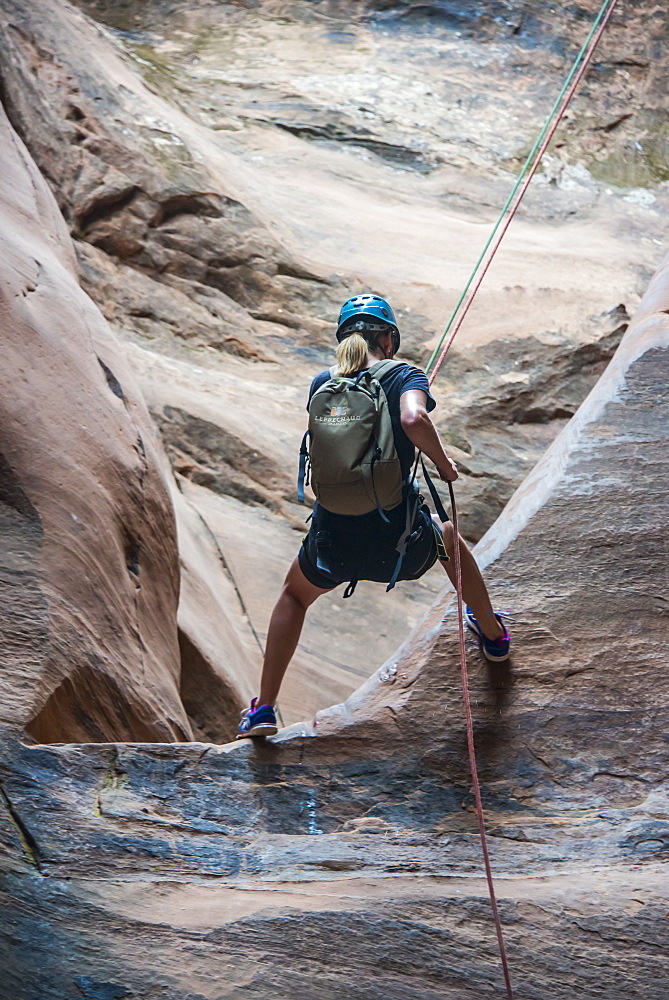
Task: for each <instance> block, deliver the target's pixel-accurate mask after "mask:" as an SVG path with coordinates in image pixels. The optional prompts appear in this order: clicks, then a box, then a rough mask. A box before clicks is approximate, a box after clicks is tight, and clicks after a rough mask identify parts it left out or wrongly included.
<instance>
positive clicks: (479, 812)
mask: <svg viewBox="0 0 669 1000" xmlns="http://www.w3.org/2000/svg"><path fill="white" fill-rule="evenodd" d="M448 490H449V493H450V494H451V510H452V512H453V538H454V543H455V544H454V545H453V555H454V559H455V578H456V587H455V592H456V594H457V598H458V622H459V625H460V627H459V633H460V675H461V679H462V700H463V701H464V704H465V719H466V721H467V748H468V750H469V768H470V771H471V775H472V787H473V789H474V801H475V802H476V818H477V819H478V824H479V835H480V837H481V853H482V854H483V864H484V865H485V876H486V879H487V880H488V893H489V894H490V906H491V907H492V915H493V919H494V921H495V930H496V931H497V944H498V945H499V954H500V958H501V961H502V970H503V972H504V982H505V983H506V995H507V997H508V998H509V1000H513V990H512V989H511V977H510V975H509V964H508V962H507V960H506V948H505V947H504V934H503V932H502V921H501V920H500V916H499V910H498V908H497V898H496V896H495V886H494V883H493V880H492V868H491V867H490V856H489V854H488V840H487V837H486V832H485V820H484V818H483V802H482V800H481V786H480V785H479V775H478V768H477V766H476V748H475V746H474V719H473V717H472V705H471V700H470V697H469V677H468V676H467V653H466V651H465V629H464V625H463V621H462V619H463V608H462V565H461V563H462V561H461V559H460V546H459V544H458V540H459V538H460V534H459V532H458V511H457V507H456V506H455V494H454V493H453V484H452V483H449V484H448Z"/></svg>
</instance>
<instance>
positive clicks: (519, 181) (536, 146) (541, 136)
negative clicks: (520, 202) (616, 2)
mask: <svg viewBox="0 0 669 1000" xmlns="http://www.w3.org/2000/svg"><path fill="white" fill-rule="evenodd" d="M610 2H611V0H604V3H603V4H602V7H601V10H600V11H599V14H598V15H597V17H596V18H595V21H594V23H593V25H592V28H591V29H590V32H589V34H588V37H587V38H586V40H585V41H584V42H583V45H582V46H581V50H580V52H579V53H578V55H577V56H576V59H575V60H574V64H573V66H572V67H571V69H570V71H569V74H568V76H567V78H566V80H565V82H564V84H563V87H562V90H561V91H560V93H559V94H558V96H557V98H556V100H555V103H554V105H553V107H552V108H551V110H550V113H549V115H548V118H547V119H546V122H545V124H544V127H543V128H542V130H541V132H540V133H539V135H538V136H537V138H536V141H535V143H534V145H533V146H532V149H531V150H530V152H529V154H528V156H527V159H526V160H525V163H524V164H523V166H522V168H521V170H520V173H519V174H518V177H517V178H516V183H515V184H514V186H513V188H512V190H511V193H510V194H509V197H508V198H507V199H506V202H505V203H504V207H503V209H502V211H501V212H500V213H499V218H498V219H497V222H496V223H495V225H494V227H493V230H492V232H491V233H490V236H489V237H488V241H487V243H486V245H485V246H484V247H483V250H482V251H481V254H480V256H479V259H478V260H477V261H476V264H475V265H474V268H473V270H472V273H471V274H470V275H469V279H468V281H467V284H466V285H465V287H464V288H463V290H462V294H461V295H460V298H459V299H458V301H457V303H456V305H455V308H454V310H453V312H452V313H451V318H450V319H449V321H448V323H447V324H446V328H445V330H444V332H443V333H442V335H441V338H440V340H439V343H438V344H437V346H436V347H435V349H434V350H433V351H432V354H431V355H430V360H429V361H428V363H427V365H426V368H425V371H426V373H427V374H429V373H430V369H431V368H432V365H433V364H434V362H435V359H436V357H437V355H438V353H439V351H440V350H441V345H442V344H443V342H444V340H445V339H446V337H447V336H448V332H449V330H450V329H451V327H452V326H453V322H454V320H455V317H456V316H457V314H458V310H459V309H460V306H461V305H462V303H463V301H464V298H465V295H466V294H467V292H468V291H469V289H470V288H471V285H472V282H473V280H474V278H475V276H476V272H477V271H478V269H479V267H480V266H481V262H482V261H483V259H484V257H485V255H486V253H487V251H488V247H489V246H490V244H491V243H492V241H493V239H494V238H495V233H496V232H497V230H498V229H499V227H500V226H501V224H502V222H503V220H504V216H505V215H506V212H507V209H508V207H509V205H510V204H511V202H512V201H513V198H514V196H515V194H516V191H517V190H518V188H519V187H520V185H521V184H522V181H523V177H524V176H525V174H526V173H527V171H528V169H529V168H530V166H531V165H532V163H533V160H534V155H535V153H536V151H537V150H538V149H539V146H540V145H541V143H542V142H543V140H544V137H545V135H546V133H547V131H548V129H549V128H550V125H551V122H552V120H553V117H554V115H555V113H556V111H557V110H558V108H559V107H560V103H561V101H562V98H563V97H564V95H565V94H566V92H567V90H568V88H569V85H570V83H571V81H572V80H573V78H574V75H575V74H576V72H577V71H578V68H579V66H580V64H581V60H582V59H583V56H584V55H585V52H586V49H587V48H588V45H589V44H590V41H591V39H592V37H593V35H594V34H595V32H596V31H597V28H598V27H599V25H600V23H601V21H602V18H603V17H604V15H605V13H606V8H607V7H608V6H609V4H610Z"/></svg>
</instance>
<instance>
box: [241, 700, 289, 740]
mask: <svg viewBox="0 0 669 1000" xmlns="http://www.w3.org/2000/svg"><path fill="white" fill-rule="evenodd" d="M257 701H258V699H257V698H254V699H253V701H252V702H251V707H250V708H245V709H244V711H243V712H242V721H241V722H240V723H239V732H238V733H237V739H238V740H239V739H243V738H244V737H245V736H274V734H275V733H277V732H278V731H279V730H278V726H277V724H276V715H275V714H274V708H273V707H272V706H271V705H258V707H257V708H256V703H257Z"/></svg>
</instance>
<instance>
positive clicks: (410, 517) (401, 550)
mask: <svg viewBox="0 0 669 1000" xmlns="http://www.w3.org/2000/svg"><path fill="white" fill-rule="evenodd" d="M419 504H420V494H419V493H418V490H411V491H410V492H409V494H408V496H407V499H406V505H407V517H406V522H405V525H404V531H403V532H402V534H401V535H400V537H399V538H398V539H397V546H396V551H397V562H396V563H395V569H394V570H393V575H392V576H391V578H390V583H389V584H388V586H387V587H386V593H388V591H389V590H392V589H393V587H394V586H395V584H396V583H397V578H398V576H399V575H400V570H401V569H402V563H403V562H404V556H405V555H406V551H407V546H408V545H409V538H410V537H411V533H412V531H413V526H414V524H415V521H416V514H417V513H418V507H419Z"/></svg>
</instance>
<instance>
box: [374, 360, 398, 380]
mask: <svg viewBox="0 0 669 1000" xmlns="http://www.w3.org/2000/svg"><path fill="white" fill-rule="evenodd" d="M405 363H406V362H404V361H393V359H392V358H387V359H386V360H385V361H377V362H376V364H374V365H372V366H371V367H370V368H368V369H367V371H368V372H369V374H370V375H371V376H372V378H375V379H381V378H383V376H384V375H387V374H388V372H389V371H391V370H392V369H393V368H397V366H398V365H403V364H405Z"/></svg>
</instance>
